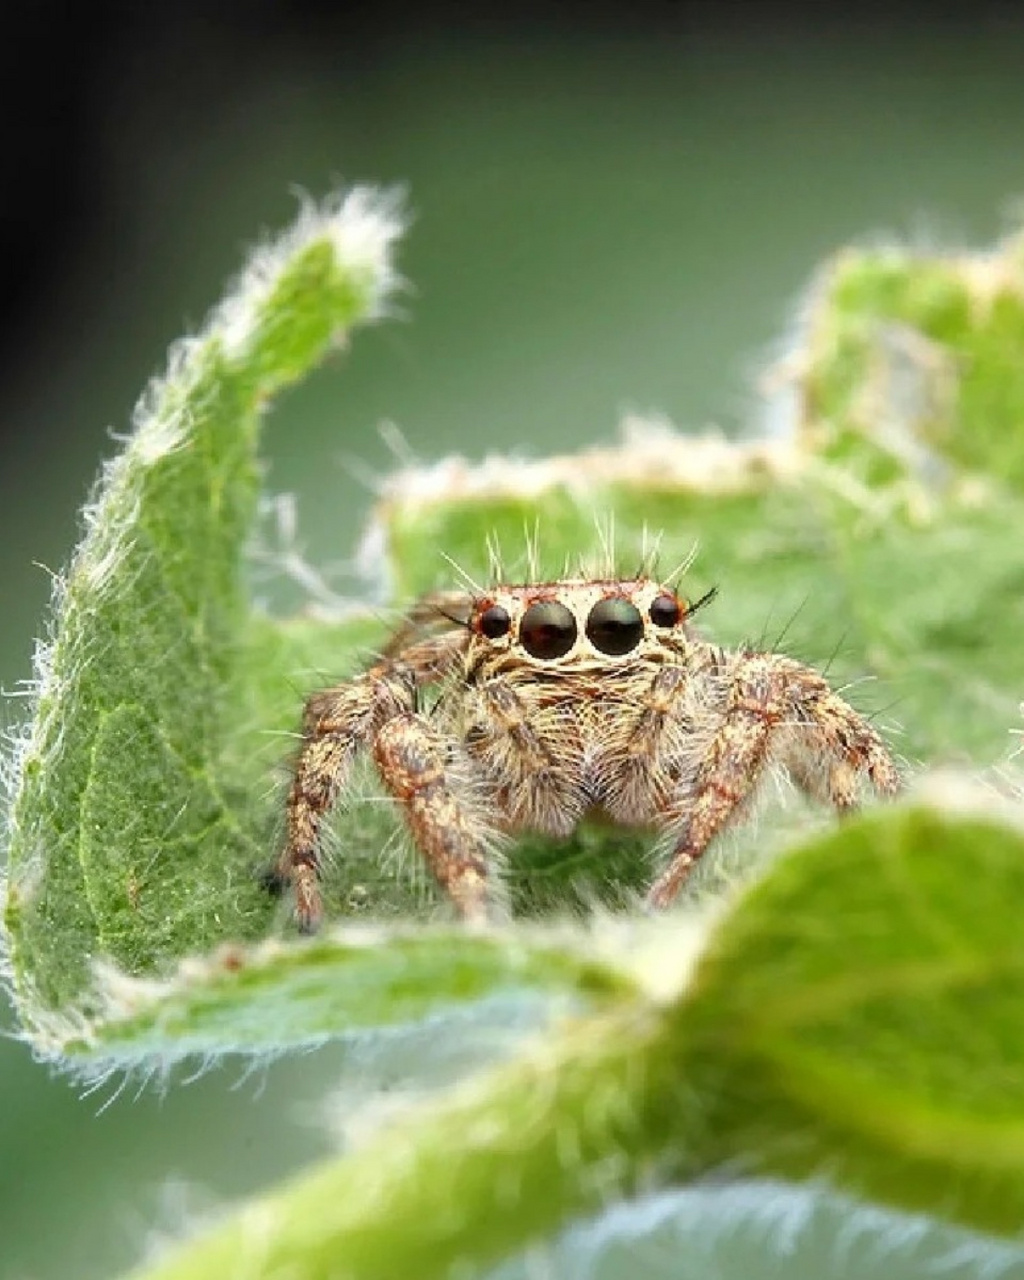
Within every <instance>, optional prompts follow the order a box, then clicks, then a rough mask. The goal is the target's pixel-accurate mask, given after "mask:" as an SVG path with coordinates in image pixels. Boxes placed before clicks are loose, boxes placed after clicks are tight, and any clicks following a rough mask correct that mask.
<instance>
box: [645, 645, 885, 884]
mask: <svg viewBox="0 0 1024 1280" xmlns="http://www.w3.org/2000/svg"><path fill="white" fill-rule="evenodd" d="M777 748H778V749H780V754H781V758H782V760H783V762H784V763H787V764H789V765H790V767H791V770H792V773H793V776H794V779H795V780H796V782H797V783H798V785H800V786H801V787H803V789H804V790H805V791H807V792H808V793H809V794H811V795H812V796H814V797H816V798H819V799H822V800H825V801H827V802H829V803H831V804H832V805H834V806H835V808H837V809H839V810H840V811H841V812H850V811H851V810H853V809H854V808H855V807H856V804H857V798H858V793H859V790H860V782H861V779H862V778H864V777H867V778H868V780H869V781H870V782H871V784H872V786H873V787H874V788H875V790H876V791H878V792H879V793H881V794H884V795H894V794H895V793H896V792H897V791H898V790H899V788H900V778H899V774H898V772H897V770H896V766H895V765H894V764H893V762H892V759H891V758H890V756H889V753H888V752H887V751H886V749H885V746H884V744H883V743H882V740H881V738H879V736H878V734H877V733H876V732H875V731H874V729H872V727H871V726H870V725H869V724H868V723H867V721H866V720H865V719H864V718H863V717H862V716H860V715H858V714H857V712H856V711H854V710H853V708H852V707H850V706H849V705H848V704H847V703H845V702H844V701H843V700H842V698H840V697H839V696H838V694H835V693H833V692H832V690H831V688H830V687H829V685H828V683H827V682H826V681H825V680H824V678H823V677H822V676H820V675H819V674H818V673H817V672H816V671H812V670H811V669H810V668H808V667H802V666H800V665H799V664H798V663H795V662H791V661H790V660H789V659H786V658H780V657H779V656H777V655H772V654H766V655H743V656H742V657H741V658H740V659H739V661H738V663H737V666H736V668H735V671H734V675H733V682H732V687H731V689H730V693H729V701H728V703H727V706H726V710H725V713H724V716H723V719H722V722H721V724H720V726H719V728H718V730H717V732H716V733H715V735H714V737H713V738H712V739H711V742H710V745H709V748H708V751H707V754H706V756H705V758H704V760H703V761H702V763H701V765H700V767H699V769H698V772H697V776H696V779H695V781H694V783H693V784H692V785H691V786H689V787H687V788H686V790H685V791H684V792H683V793H681V794H678V795H676V796H675V797H673V799H672V801H671V802H670V803H669V805H668V806H667V807H666V809H665V811H664V816H665V817H666V818H667V819H668V821H669V824H670V826H671V827H672V828H674V829H675V830H676V831H677V833H678V834H677V835H676V839H675V842H674V845H673V850H672V857H671V860H670V861H669V864H668V866H667V867H666V868H665V870H664V871H663V872H662V874H661V875H660V876H659V877H658V879H657V880H656V881H655V882H654V884H653V885H652V886H651V889H650V891H649V893H648V902H649V903H650V904H651V905H652V906H655V907H664V906H668V905H669V904H670V903H671V902H672V901H673V900H674V899H675V897H676V895H677V894H678V892H679V890H680V888H681V887H682V885H683V884H684V882H685V881H686V879H687V877H688V876H689V874H690V872H691V871H692V870H693V867H694V865H695V863H696V862H697V861H698V859H700V858H701V857H702V856H703V854H704V852H705V851H706V850H707V848H708V846H709V844H710V843H711V841H712V840H713V839H714V838H715V836H717V835H718V834H719V832H720V831H722V830H723V828H725V827H726V826H727V825H729V823H730V822H732V821H733V820H734V819H735V818H736V817H737V816H738V814H739V813H740V811H741V810H742V807H743V804H744V802H745V801H746V800H748V799H749V798H750V796H751V794H752V793H753V791H754V789H755V787H756V786H757V784H758V782H759V780H760V778H761V774H762V771H763V769H764V766H765V764H766V762H767V760H768V758H769V756H770V755H771V754H773V753H774V752H775V750H776V749H777Z"/></svg>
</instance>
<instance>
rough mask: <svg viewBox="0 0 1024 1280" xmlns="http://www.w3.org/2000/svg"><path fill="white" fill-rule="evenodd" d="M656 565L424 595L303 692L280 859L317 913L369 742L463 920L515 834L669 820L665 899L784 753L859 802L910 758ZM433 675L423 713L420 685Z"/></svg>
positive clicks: (804, 783) (784, 759) (805, 785)
mask: <svg viewBox="0 0 1024 1280" xmlns="http://www.w3.org/2000/svg"><path fill="white" fill-rule="evenodd" d="M707 599H710V595H709V596H706V597H704V599H702V600H700V601H698V602H697V604H696V605H693V604H688V603H687V601H685V600H683V599H682V598H680V597H679V596H677V595H676V593H675V592H674V591H673V590H672V589H671V588H669V587H666V586H663V585H659V584H658V583H656V582H654V581H652V580H650V579H649V578H645V577H641V578H631V579H626V580H614V579H602V580H590V579H568V580H564V581H559V582H543V583H531V584H528V585H524V586H496V587H494V588H493V589H492V590H491V591H489V592H487V593H486V594H483V595H475V594H455V593H450V594H439V595H433V596H427V597H425V598H424V599H423V600H421V601H420V602H419V603H418V604H417V605H416V606H415V607H414V608H413V609H412V610H411V611H410V613H409V614H408V616H407V618H406V621H405V622H404V623H403V625H402V626H401V627H400V628H399V630H398V631H397V632H396V633H395V635H394V636H393V637H392V639H391V641H390V642H389V644H388V646H387V648H386V649H385V650H384V652H383V654H382V655H381V657H380V659H379V660H378V661H377V662H376V663H374V665H373V666H371V667H370V668H369V669H368V670H367V671H365V672H364V673H363V674H362V675H359V676H357V677H356V678H355V679H352V680H349V681H347V682H345V683H344V684H340V685H338V686H336V687H335V688H333V689H328V690H326V691H324V692H321V693H315V694H313V696H312V697H311V698H310V699H309V700H308V702H307V703H306V711H305V718H304V722H303V745H302V749H301V751H300V753H299V757H298V761H297V763H296V766H295V773H294V778H293V781H292V785H291V791H290V794H289V798H288V822H287V839H286V842H285V845H284V848H283V850H282V852H281V855H280V858H279V860H278V864H277V870H276V876H277V879H278V880H279V882H281V883H290V884H291V885H292V886H293V887H294V890H295V895H296V912H297V917H298V921H299V924H300V926H301V927H302V928H303V929H305V930H311V929H314V928H315V927H316V925H317V924H318V923H319V920H320V917H321V915H322V903H321V895H320V886H319V871H320V848H321V823H322V820H323V817H324V814H325V812H326V811H327V810H328V809H329V808H330V807H331V805H332V804H333V803H334V801H335V799H336V797H337V796H338V794H339V792H340V791H341V790H342V789H343V787H344V785H345V782H346V780H347V778H348V775H349V769H350V766H351V763H352V759H353V756H354V755H355V754H356V753H357V752H358V751H360V750H367V751H369V752H370V753H372V756H373V759H374V761H375V762H376V766H377V770H378V772H379V773H380V777H381V780H382V782H383V784H384V786H385V787H386V788H387V790H388V791H389V792H390V793H391V795H392V796H393V797H394V798H395V800H396V801H397V802H398V803H399V804H400V805H401V807H402V809H403V811H404V815H405V820H406V822H407V824H408V826H409V829H410V832H411V834H412V837H413V840H414V841H415V843H416V846H417V848H418V849H419V851H420V853H421V854H422V856H423V858H424V859H425V861H426V863H427V865H428V866H429V868H430V870H431V872H432V873H433V875H434V876H435V878H436V879H437V881H438V883H439V884H440V886H441V888H442V889H443V890H444V892H445V893H446V894H447V895H448V897H449V898H450V900H451V901H452V903H454V905H455V908H456V910H457V911H458V912H459V914H460V915H461V916H463V917H465V918H467V919H481V918H485V917H486V916H487V914H488V909H489V907H490V906H491V905H492V904H493V902H494V901H495V890H496V886H495V883H494V881H495V875H494V866H493V863H494V857H493V851H494V848H495V844H496V842H497V841H498V839H499V838H500V837H501V836H502V835H515V834H517V833H523V832H528V831H533V832H540V833H546V834H549V835H552V836H565V835H568V834H569V833H570V832H571V831H572V830H573V829H574V828H575V827H576V825H577V824H578V823H579V822H580V821H581V820H582V819H583V818H584V817H585V816H587V815H588V814H590V813H595V812H597V813H602V814H603V815H605V816H606V817H607V818H610V819H611V820H612V821H614V822H617V823H620V824H622V825H624V826H629V827H653V828H655V829H660V830H661V831H662V833H663V834H664V837H665V839H666V842H667V845H668V857H667V861H666V863H665V866H664V869H663V870H662V872H661V874H660V875H659V876H658V877H657V878H656V879H655V881H654V883H653V884H652V885H651V887H650V890H649V894H648V900H649V902H650V904H651V905H652V906H655V907H663V906H666V905H667V904H669V903H670V902H672V900H673V899H674V898H675V896H676V894H677V893H678V891H679V888H680V886H681V885H682V884H683V882H684V881H685V879H686V877H687V875H688V874H689V872H690V870H691V868H692V867H693V865H694V864H695V863H696V861H697V859H698V858H700V856H701V855H702V854H703V853H704V851H705V850H706V849H707V847H708V845H709V844H710V843H711V841H712V840H713V839H714V838H715V836H716V835H718V833H719V832H720V831H722V829H723V828H724V827H726V826H727V825H729V824H730V823H731V822H733V821H734V820H735V819H736V818H737V817H738V816H739V815H740V814H741V813H742V812H743V810H744V808H745V805H746V802H747V801H748V800H749V799H750V798H751V796H752V794H753V792H754V790H755V789H756V786H757V783H758V781H759V779H760V778H761V777H762V775H763V774H764V772H765V767H766V765H769V764H772V763H774V764H778V765H780V766H782V767H784V768H785V769H786V770H788V772H789V774H790V775H791V776H792V778H793V779H794V781H795V782H796V783H797V785H798V786H800V787H801V788H802V789H803V790H804V791H806V792H807V793H808V794H809V795H811V796H812V797H814V798H816V799H818V800H821V801H824V802H826V803H829V804H831V805H833V806H835V808H836V809H838V810H840V811H844V810H845V811H848V810H850V809H852V808H854V807H855V806H856V804H857V801H858V798H859V796H860V793H861V791H862V790H863V789H864V783H865V781H866V782H867V783H868V784H869V785H870V786H871V787H873V788H874V790H875V791H877V792H879V793H882V794H887V795H891V794H894V793H895V792H896V791H897V790H898V789H899V785H900V779H899V774H898V772H897V770H896V767H895V765H894V764H893V762H892V759H891V758H890V756H889V753H888V752H887V750H886V748H885V746H884V745H883V743H882V741H881V739H880V738H879V736H878V734H877V733H876V732H875V731H874V729H872V728H871V726H870V725H869V724H868V723H867V722H866V721H865V720H864V719H863V718H862V717H861V716H860V715H858V714H857V712H856V711H854V710H853V709H852V707H850V706H849V705H848V704H847V703H846V702H844V701H843V699H842V698H840V697H839V696H838V695H837V694H835V693H834V692H833V691H832V689H831V688H830V687H829V685H828V683H827V682H826V680H825V679H824V677H823V676H821V675H819V674H818V672H816V671H814V670H812V669H811V668H809V667H806V666H802V665H801V664H800V663H798V662H794V661H793V660H792V659H790V658H787V657H784V656H782V655H780V654H776V653H757V652H754V651H752V650H748V649H743V650H736V651H730V650H724V649H721V648H719V647H718V646H717V645H713V644H710V643H708V642H707V641H705V640H702V639H700V638H699V637H698V636H696V635H695V634H694V632H693V630H692V627H691V625H690V622H689V618H690V616H691V615H692V613H693V612H694V611H695V609H696V608H697V607H698V606H699V605H701V604H703V603H705V601H706V600H707ZM427 685H435V686H437V687H438V689H439V694H438V699H437V701H436V703H434V704H433V705H432V706H431V708H430V712H429V714H422V713H421V711H420V709H419V708H420V705H421V702H422V699H420V698H419V697H418V693H419V691H420V690H421V689H423V688H424V687H425V686H427Z"/></svg>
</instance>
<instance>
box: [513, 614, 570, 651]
mask: <svg viewBox="0 0 1024 1280" xmlns="http://www.w3.org/2000/svg"><path fill="white" fill-rule="evenodd" d="M519 639H520V640H521V641H522V642H523V648H524V649H525V650H526V652H527V653H528V654H530V656H531V657H533V658H562V657H564V656H565V655H566V654H567V653H568V652H569V650H570V649H571V648H572V647H573V645H574V644H575V643H576V619H575V618H574V617H573V616H572V613H571V611H570V610H568V609H567V608H566V607H565V605H564V604H559V603H558V601H557V600H539V601H538V602H537V603H536V604H531V605H530V607H529V609H527V611H526V612H525V613H524V614H523V620H522V622H521V623H520V624H519Z"/></svg>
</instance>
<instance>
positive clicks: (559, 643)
mask: <svg viewBox="0 0 1024 1280" xmlns="http://www.w3.org/2000/svg"><path fill="white" fill-rule="evenodd" d="M682 613H683V610H682V606H681V605H680V603H679V601H678V600H677V599H676V598H675V596H670V595H663V596H658V597H656V599H655V600H654V601H653V602H652V604H651V609H650V619H651V621H652V622H653V623H654V625H655V626H656V627H674V626H675V625H676V623H677V622H678V621H679V619H680V618H681V617H682ZM477 627H478V629H479V631H480V633H481V634H482V635H485V636H486V637H487V638H488V640H498V639H500V638H501V637H502V636H504V635H508V633H509V630H510V629H511V627H512V619H511V617H510V616H509V614H508V611H507V610H506V609H503V608H502V607H501V605H500V604H492V605H491V606H489V608H487V609H485V610H484V611H483V613H481V614H480V616H479V618H478V619H477ZM586 632H587V639H588V640H589V641H590V643H591V644H592V645H593V646H594V648H595V649H597V650H598V651H599V652H601V653H607V654H610V655H611V656H613V657H621V656H622V655H623V654H626V653H629V652H630V651H631V650H633V649H635V648H636V647H637V645H638V644H639V643H640V641H641V640H642V639H643V634H644V619H643V615H642V614H641V613H640V610H639V609H638V608H637V607H636V605H635V604H633V603H632V601H630V600H626V599H625V598H624V597H622V596H613V597H610V598H608V599H605V600H599V601H598V602H597V604H595V605H594V607H593V609H591V611H590V613H589V615H588V616H587V625H586ZM577 634H578V630H577V626H576V619H575V617H574V616H573V614H572V611H571V610H569V609H567V608H566V607H565V605H564V604H559V603H558V601H557V600H539V601H537V603H536V604H531V605H530V607H529V608H528V609H527V610H526V612H525V613H524V614H523V618H522V621H521V622H520V624H519V642H520V644H521V645H522V646H523V648H524V649H525V650H526V652H527V653H528V654H530V656H531V657H533V658H562V657H564V656H565V655H566V654H567V653H568V652H569V650H570V649H571V648H572V647H573V645H574V644H575V643H576V636H577Z"/></svg>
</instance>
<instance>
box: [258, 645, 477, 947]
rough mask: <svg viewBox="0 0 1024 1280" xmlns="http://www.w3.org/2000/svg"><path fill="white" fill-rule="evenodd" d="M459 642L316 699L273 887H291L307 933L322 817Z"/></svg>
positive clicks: (312, 924) (412, 653)
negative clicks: (361, 757) (360, 755)
mask: <svg viewBox="0 0 1024 1280" xmlns="http://www.w3.org/2000/svg"><path fill="white" fill-rule="evenodd" d="M460 643H461V640H460V637H458V636H439V637H434V638H431V639H430V640H427V641H424V642H423V643H422V644H420V645H415V646H410V647H409V648H407V649H406V650H405V651H404V653H403V655H402V657H401V659H393V658H385V659H384V660H382V661H381V662H379V663H377V665H376V666H374V667H371V668H370V670H369V671H366V672H364V673H363V674H362V675H360V676H357V677H356V678H355V679H354V680H351V681H349V682H347V683H346V684H340V685H337V686H335V687H334V688H333V689H326V690H323V691H322V692H320V693H314V694H313V695H312V696H311V697H310V698H309V699H308V701H307V702H306V707H305V712H304V714H303V720H302V739H303V742H302V748H301V750H300V752H299V756H298V759H297V761H296V763H295V771H294V774H293V777H292V785H291V789H290V791H289V793H288V816H287V834H286V838H285V843H284V847H283V848H282V850H281V853H280V856H279V857H278V859H277V862H276V864H275V866H274V868H273V869H272V871H271V872H270V873H269V875H268V876H267V877H266V881H267V884H268V887H270V888H281V887H284V886H285V885H291V887H292V889H293V890H294V892H295V916H296V919H297V921H298V924H299V928H300V929H301V930H302V931H303V932H304V933H312V932H314V931H315V930H316V929H317V927H318V926H319V924H320V921H321V919H322V917H323V898H322V895H321V893H320V850H321V841H322V826H323V819H324V815H325V814H326V813H327V812H328V810H329V809H330V808H331V807H332V805H333V804H334V802H335V800H336V799H337V797H338V795H339V793H340V792H341V791H342V789H343V788H344V786H345V783H346V782H347V781H348V777H349V773H350V771H351V768H352V761H353V758H354V757H355V754H356V752H357V751H359V750H362V749H365V748H368V747H370V746H371V745H373V744H374V743H375V742H376V741H377V739H378V736H379V734H380V733H381V730H382V726H386V725H387V724H389V723H392V722H396V721H397V720H398V719H400V718H401V717H402V716H403V715H405V714H408V713H411V712H412V711H413V709H414V708H415V705H416V691H417V689H418V688H419V687H420V686H421V685H423V684H429V683H430V682H431V681H433V680H435V679H440V678H441V677H442V676H443V675H444V674H445V672H446V671H447V670H448V669H449V668H450V664H451V663H452V662H453V661H454V660H456V659H457V657H458V651H459V645H460Z"/></svg>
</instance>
